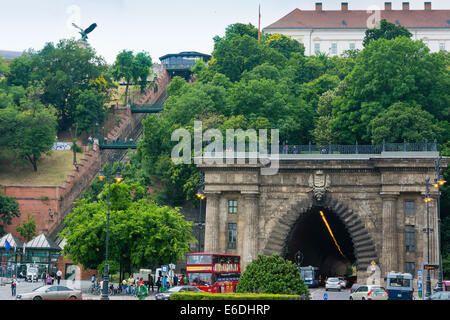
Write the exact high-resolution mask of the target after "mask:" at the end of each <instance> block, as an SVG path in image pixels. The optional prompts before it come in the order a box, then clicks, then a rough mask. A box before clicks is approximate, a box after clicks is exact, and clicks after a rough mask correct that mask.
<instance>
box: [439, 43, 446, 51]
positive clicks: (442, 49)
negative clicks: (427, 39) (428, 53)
mask: <svg viewBox="0 0 450 320" xmlns="http://www.w3.org/2000/svg"><path fill="white" fill-rule="evenodd" d="M439 50H440V51H445V42H441V43H439Z"/></svg>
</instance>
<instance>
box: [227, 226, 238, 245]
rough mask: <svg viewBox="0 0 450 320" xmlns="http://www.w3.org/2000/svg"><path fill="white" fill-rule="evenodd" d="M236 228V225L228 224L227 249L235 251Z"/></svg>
mask: <svg viewBox="0 0 450 320" xmlns="http://www.w3.org/2000/svg"><path fill="white" fill-rule="evenodd" d="M236 236H237V228H236V223H229V224H228V249H236Z"/></svg>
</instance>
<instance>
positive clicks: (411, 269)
mask: <svg viewBox="0 0 450 320" xmlns="http://www.w3.org/2000/svg"><path fill="white" fill-rule="evenodd" d="M405 272H406V273H410V274H411V275H412V276H414V274H415V273H416V265H415V263H414V262H406V263H405Z"/></svg>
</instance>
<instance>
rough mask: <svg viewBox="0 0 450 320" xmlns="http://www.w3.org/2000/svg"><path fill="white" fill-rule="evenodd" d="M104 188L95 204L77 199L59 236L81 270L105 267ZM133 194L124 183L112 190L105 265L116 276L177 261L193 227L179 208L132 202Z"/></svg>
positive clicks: (141, 201) (144, 200)
mask: <svg viewBox="0 0 450 320" xmlns="http://www.w3.org/2000/svg"><path fill="white" fill-rule="evenodd" d="M107 188H108V187H107V186H105V189H104V190H103V192H102V194H103V195H102V196H101V197H100V199H99V201H98V202H96V203H88V201H87V200H86V199H83V200H80V201H79V202H78V203H77V207H76V208H75V209H74V210H73V212H71V213H69V214H68V216H67V217H66V219H65V228H64V230H63V231H62V232H61V233H60V236H61V237H63V238H64V239H66V240H67V242H66V246H65V247H64V251H63V252H64V254H65V255H67V256H68V257H70V259H72V260H73V261H74V262H75V263H81V264H82V265H84V266H86V267H89V266H93V267H96V268H97V267H99V266H100V268H101V267H102V265H103V262H104V257H105V245H106V243H105V241H106V212H107V200H105V197H104V194H105V193H106V192H108V191H107ZM138 189H140V187H139V186H131V185H127V184H125V183H123V182H122V183H120V184H117V183H115V184H113V185H112V192H111V203H112V206H111V215H110V238H109V248H110V249H109V260H110V261H111V264H112V265H116V266H119V269H120V271H121V273H123V272H128V273H131V272H132V271H133V270H135V269H138V268H144V267H150V268H152V267H155V266H157V265H161V264H168V263H170V262H174V261H177V260H178V259H181V258H182V257H183V256H184V255H185V254H186V253H187V252H188V251H189V250H190V248H189V243H190V242H191V241H193V240H194V239H193V238H192V235H191V233H192V224H191V223H190V222H187V221H186V220H185V219H184V217H183V216H182V215H181V214H180V212H179V210H178V209H173V208H169V207H166V206H163V207H161V206H158V205H157V204H156V203H154V202H149V201H148V200H147V199H144V198H140V197H136V194H137V193H136V191H137V192H138V193H140V191H138Z"/></svg>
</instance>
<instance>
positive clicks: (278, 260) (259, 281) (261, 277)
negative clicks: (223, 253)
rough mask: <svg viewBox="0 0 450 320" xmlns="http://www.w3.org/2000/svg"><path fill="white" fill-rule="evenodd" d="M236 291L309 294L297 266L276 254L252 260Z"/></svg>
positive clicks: (307, 295) (260, 256)
mask: <svg viewBox="0 0 450 320" xmlns="http://www.w3.org/2000/svg"><path fill="white" fill-rule="evenodd" d="M237 292H239V293H253V292H254V293H269V294H296V295H305V296H306V297H307V298H309V296H310V293H309V290H308V287H307V285H306V284H305V283H304V281H303V279H302V278H301V276H300V272H299V270H298V267H297V266H296V265H295V264H294V263H292V262H291V261H288V260H285V259H283V258H282V257H280V256H279V255H276V254H274V255H272V256H264V255H259V256H258V258H257V259H255V260H253V261H252V262H251V263H250V264H249V265H248V266H247V267H246V269H245V271H244V272H243V273H242V275H241V278H240V280H239V284H238V286H237Z"/></svg>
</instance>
